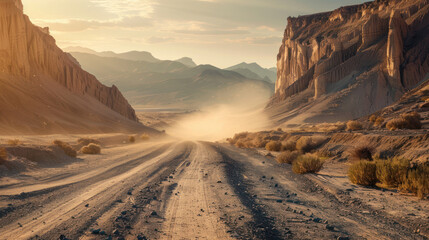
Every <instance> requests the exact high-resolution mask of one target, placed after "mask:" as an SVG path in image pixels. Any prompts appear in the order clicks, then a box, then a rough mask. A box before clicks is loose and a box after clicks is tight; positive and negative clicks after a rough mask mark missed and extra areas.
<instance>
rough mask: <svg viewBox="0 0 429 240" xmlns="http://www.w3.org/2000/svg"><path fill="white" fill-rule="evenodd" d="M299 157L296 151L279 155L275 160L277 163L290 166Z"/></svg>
mask: <svg viewBox="0 0 429 240" xmlns="http://www.w3.org/2000/svg"><path fill="white" fill-rule="evenodd" d="M298 156H299V153H298V152H297V151H293V152H292V151H285V152H282V153H280V154H279V155H278V156H277V158H276V160H277V162H278V163H288V164H292V163H293V162H294V161H295V160H296V159H297V158H298Z"/></svg>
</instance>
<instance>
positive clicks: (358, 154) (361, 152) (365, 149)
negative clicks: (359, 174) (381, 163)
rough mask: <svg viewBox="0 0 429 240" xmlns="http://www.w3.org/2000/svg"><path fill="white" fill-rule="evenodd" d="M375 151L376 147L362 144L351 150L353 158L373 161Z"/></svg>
mask: <svg viewBox="0 0 429 240" xmlns="http://www.w3.org/2000/svg"><path fill="white" fill-rule="evenodd" d="M373 152H374V149H373V148H372V147H369V146H361V147H357V148H355V149H353V150H352V152H351V156H352V158H354V159H357V160H369V161H372V160H373V157H372V154H373Z"/></svg>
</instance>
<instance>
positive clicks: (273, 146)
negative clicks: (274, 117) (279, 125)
mask: <svg viewBox="0 0 429 240" xmlns="http://www.w3.org/2000/svg"><path fill="white" fill-rule="evenodd" d="M265 149H267V150H268V151H273V152H280V151H281V150H282V143H281V142H279V141H270V142H268V143H267V145H265Z"/></svg>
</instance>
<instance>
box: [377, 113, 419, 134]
mask: <svg viewBox="0 0 429 240" xmlns="http://www.w3.org/2000/svg"><path fill="white" fill-rule="evenodd" d="M386 128H387V129H389V130H390V131H394V130H397V129H421V128H422V123H421V122H420V114H418V113H417V112H411V113H405V114H401V117H400V118H395V119H392V120H390V121H389V122H388V123H387V124H386Z"/></svg>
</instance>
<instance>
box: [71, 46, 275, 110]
mask: <svg viewBox="0 0 429 240" xmlns="http://www.w3.org/2000/svg"><path fill="white" fill-rule="evenodd" d="M65 50H74V51H71V52H70V54H71V55H72V56H73V57H74V58H75V60H77V61H78V62H79V63H80V65H81V66H82V68H84V69H85V70H87V71H88V72H90V73H92V74H94V75H95V76H96V77H97V78H98V79H100V81H102V82H103V83H104V84H107V85H113V84H114V85H115V86H118V88H119V89H120V90H121V91H122V92H123V93H124V95H125V97H126V98H127V99H128V100H129V101H130V103H131V104H132V105H133V106H135V107H143V108H145V107H147V108H167V107H168V108H171V107H174V108H187V109H194V108H201V107H203V106H206V105H210V104H216V103H228V102H230V101H232V100H233V99H235V98H236V97H238V96H243V95H246V94H247V95H250V96H252V94H253V95H254V94H258V95H263V96H265V97H266V98H267V100H268V98H269V97H270V96H271V95H272V93H273V92H274V84H273V83H272V82H271V81H270V80H269V79H268V77H266V76H264V78H262V77H261V76H260V75H259V74H256V73H254V72H252V71H250V70H249V69H247V70H245V69H244V68H238V69H239V70H237V71H235V70H234V71H233V70H225V69H219V68H217V67H214V66H211V65H199V66H197V65H196V64H195V63H194V61H193V60H192V59H190V58H181V59H178V60H175V61H169V60H159V59H156V58H154V57H153V56H152V54H150V53H148V52H128V53H121V54H117V53H113V52H102V53H99V52H95V51H93V50H90V49H85V48H67V49H65ZM249 66H252V67H255V64H250V65H249ZM257 66H258V65H257ZM255 69H258V68H255ZM261 69H262V68H261Z"/></svg>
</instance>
